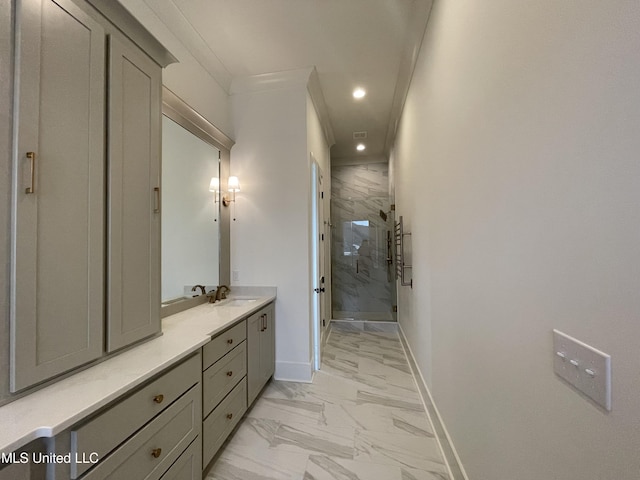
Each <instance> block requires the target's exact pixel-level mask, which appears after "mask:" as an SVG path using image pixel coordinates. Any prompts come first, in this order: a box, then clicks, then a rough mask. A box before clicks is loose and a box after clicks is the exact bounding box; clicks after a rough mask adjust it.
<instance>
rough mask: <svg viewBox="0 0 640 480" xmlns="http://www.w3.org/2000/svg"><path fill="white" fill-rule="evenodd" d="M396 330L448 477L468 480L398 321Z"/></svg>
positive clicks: (455, 479) (453, 479)
mask: <svg viewBox="0 0 640 480" xmlns="http://www.w3.org/2000/svg"><path fill="white" fill-rule="evenodd" d="M398 330H399V332H400V340H401V343H402V346H403V348H404V350H405V354H406V356H407V358H408V359H409V365H410V367H411V370H412V371H413V378H414V379H415V381H416V384H417V385H418V391H419V392H420V398H421V399H422V403H423V405H424V408H425V411H426V412H427V416H428V417H429V421H430V422H431V424H432V425H433V427H434V430H435V432H434V434H435V435H434V436H435V439H436V441H437V442H438V447H439V448H440V452H441V453H442V457H443V458H444V461H445V463H446V465H447V469H448V471H449V477H450V478H451V479H452V480H469V477H468V476H467V472H466V471H465V470H464V467H463V466H462V462H461V461H460V456H459V455H458V451H457V450H456V447H455V445H454V444H453V441H452V440H451V436H450V435H449V431H448V430H447V427H446V425H445V424H444V421H443V420H442V416H440V412H439V411H438V408H437V407H436V404H435V403H434V402H433V397H432V396H431V392H430V391H429V387H428V386H427V382H426V381H425V380H424V376H423V375H422V372H421V371H420V368H419V367H418V364H417V363H416V358H415V356H414V355H413V352H412V351H411V347H410V346H409V342H408V341H407V337H406V336H405V334H404V330H403V329H402V325H401V324H400V323H398ZM434 415H435V417H436V418H435V419H434V418H433V417H434ZM434 420H435V421H434ZM436 422H437V423H436ZM438 424H439V425H438ZM438 427H440V428H438ZM439 430H442V431H441V432H440V431H439ZM442 433H444V436H445V438H444V439H442V438H441V435H442ZM443 441H446V442H447V443H448V446H449V447H450V448H449V449H450V450H451V451H452V452H453V455H454V458H455V461H456V462H457V465H456V467H457V468H455V470H456V472H458V470H459V472H458V475H454V473H453V471H452V466H451V459H449V458H447V455H446V454H445V448H443ZM449 449H447V450H449ZM460 474H462V478H460Z"/></svg>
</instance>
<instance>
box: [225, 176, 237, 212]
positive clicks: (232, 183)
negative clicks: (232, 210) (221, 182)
mask: <svg viewBox="0 0 640 480" xmlns="http://www.w3.org/2000/svg"><path fill="white" fill-rule="evenodd" d="M227 185H228V190H229V192H230V193H232V196H231V197H229V195H224V196H223V197H222V204H223V205H224V206H225V207H228V206H229V205H231V202H235V201H236V192H239V191H240V180H238V177H235V176H232V177H229V180H228V182H227Z"/></svg>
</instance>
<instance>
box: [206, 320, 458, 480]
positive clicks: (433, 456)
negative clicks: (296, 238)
mask: <svg viewBox="0 0 640 480" xmlns="http://www.w3.org/2000/svg"><path fill="white" fill-rule="evenodd" d="M384 327H385V325H381V326H380V327H377V326H376V327H373V328H375V329H376V330H382V329H384ZM331 328H332V329H331V333H330V335H329V338H328V341H327V345H326V347H325V349H324V353H323V361H322V370H321V371H319V372H316V374H315V376H314V380H313V384H306V383H292V382H278V381H272V382H271V383H270V384H269V385H268V386H267V387H266V389H265V391H264V392H263V393H262V395H261V398H260V399H259V400H258V401H257V402H256V404H255V405H254V407H253V408H252V409H251V410H250V411H249V412H247V414H246V416H245V418H244V419H243V421H242V423H241V424H240V426H239V428H238V429H237V431H236V433H235V434H234V435H233V437H232V438H231V440H230V442H229V443H228V444H227V445H226V446H224V447H223V449H222V451H221V453H220V454H219V456H218V459H217V461H216V463H215V465H214V467H213V468H212V469H211V471H210V472H209V476H208V477H207V480H238V479H243V480H248V479H251V480H267V479H269V480H271V479H291V480H293V479H295V480H336V479H349V480H447V479H449V475H448V473H447V467H446V466H445V465H444V462H443V460H442V455H441V453H440V448H439V446H438V443H437V441H436V439H435V438H434V435H433V427H432V425H431V422H430V420H429V418H428V417H427V415H426V413H425V411H424V406H423V404H422V401H421V400H420V396H419V394H418V391H417V389H416V386H415V382H414V380H413V376H412V375H411V373H410V369H409V365H408V363H407V359H406V357H405V354H404V351H403V349H402V345H401V343H400V340H399V339H398V335H397V334H396V333H395V332H393V333H391V332H389V333H387V332H382V331H369V328H368V329H367V331H358V330H357V329H356V328H357V327H353V326H350V325H346V324H340V323H334V324H332V327H331Z"/></svg>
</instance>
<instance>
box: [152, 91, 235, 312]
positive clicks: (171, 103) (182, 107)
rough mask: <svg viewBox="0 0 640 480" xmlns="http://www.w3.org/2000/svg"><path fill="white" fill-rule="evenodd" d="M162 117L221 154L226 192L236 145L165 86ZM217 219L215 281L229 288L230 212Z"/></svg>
mask: <svg viewBox="0 0 640 480" xmlns="http://www.w3.org/2000/svg"><path fill="white" fill-rule="evenodd" d="M162 114H163V115H165V116H166V117H167V118H169V119H171V120H173V121H174V122H176V123H177V124H178V125H180V126H181V127H183V128H184V129H185V130H187V131H189V132H191V133H192V134H193V135H195V136H196V137H198V138H199V139H201V140H202V141H204V142H205V143H208V144H209V145H212V146H213V147H215V148H217V149H218V150H219V151H220V187H221V189H223V190H226V186H227V182H228V180H229V171H230V163H231V147H233V145H235V142H234V141H233V140H231V138H229V137H228V136H226V135H225V134H224V133H223V132H222V131H221V130H220V129H218V128H217V127H216V126H215V125H213V124H212V123H211V122H209V121H208V120H207V119H206V118H204V117H203V116H202V115H200V114H199V113H198V112H197V111H195V110H194V109H193V108H192V107H191V106H189V105H188V104H187V103H186V102H185V101H184V100H182V99H181V98H180V97H178V96H177V95H176V94H175V93H173V92H172V91H171V90H169V89H168V88H167V87H165V86H163V87H162ZM219 218H220V226H219V229H220V230H219V236H220V239H219V244H220V247H219V252H218V257H219V262H218V265H219V272H218V281H219V282H220V285H229V283H230V281H231V215H230V212H229V209H228V208H220V211H219ZM160 271H162V269H161V270H160ZM206 301H207V297H206V296H205V295H199V296H197V297H194V298H190V299H188V300H183V301H179V302H175V303H172V304H170V305H167V306H164V307H161V309H160V311H161V314H160V315H161V317H162V318H164V317H168V316H169V315H173V314H174V313H178V312H181V311H183V310H187V309H189V308H192V307H195V306H196V305H200V304H202V303H205V302H206Z"/></svg>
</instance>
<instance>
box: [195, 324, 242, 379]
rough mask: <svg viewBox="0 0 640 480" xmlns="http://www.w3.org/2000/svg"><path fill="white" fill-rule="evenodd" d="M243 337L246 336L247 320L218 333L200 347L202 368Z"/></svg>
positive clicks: (208, 365)
mask: <svg viewBox="0 0 640 480" xmlns="http://www.w3.org/2000/svg"><path fill="white" fill-rule="evenodd" d="M245 338H247V322H246V321H245V320H243V321H241V322H240V323H238V324H237V325H236V326H234V327H231V328H230V329H229V330H227V331H225V332H222V333H220V334H218V335H217V336H216V337H215V338H214V339H213V340H211V341H210V342H209V343H207V344H206V345H205V346H204V347H203V348H202V369H203V370H206V369H207V368H209V367H210V366H211V365H213V364H214V363H215V362H217V361H218V360H219V359H221V358H222V357H223V356H224V355H226V354H227V352H229V351H230V350H232V349H233V347H235V346H236V345H238V344H239V343H240V342H242V341H243V340H244V339H245Z"/></svg>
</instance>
